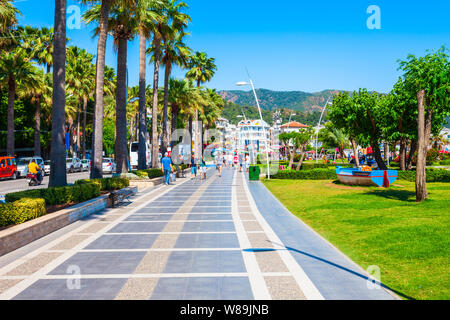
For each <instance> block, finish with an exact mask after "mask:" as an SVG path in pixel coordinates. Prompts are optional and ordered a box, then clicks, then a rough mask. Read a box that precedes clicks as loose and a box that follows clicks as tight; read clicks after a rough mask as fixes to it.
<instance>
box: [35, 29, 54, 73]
mask: <svg viewBox="0 0 450 320" xmlns="http://www.w3.org/2000/svg"><path fill="white" fill-rule="evenodd" d="M53 41H54V29H53V28H50V29H49V28H45V27H43V28H41V29H40V30H39V32H38V37H37V38H36V43H35V48H34V51H35V59H36V61H37V62H38V63H39V64H43V65H45V67H46V68H47V73H50V70H51V68H52V66H53Z"/></svg>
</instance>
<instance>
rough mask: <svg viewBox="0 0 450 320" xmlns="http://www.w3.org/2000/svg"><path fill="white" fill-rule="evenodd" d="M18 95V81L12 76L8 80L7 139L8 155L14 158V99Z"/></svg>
mask: <svg viewBox="0 0 450 320" xmlns="http://www.w3.org/2000/svg"><path fill="white" fill-rule="evenodd" d="M15 95H16V79H15V77H14V76H13V75H12V74H10V76H9V79H8V134H7V138H6V154H7V155H8V156H11V157H13V156H14V99H15Z"/></svg>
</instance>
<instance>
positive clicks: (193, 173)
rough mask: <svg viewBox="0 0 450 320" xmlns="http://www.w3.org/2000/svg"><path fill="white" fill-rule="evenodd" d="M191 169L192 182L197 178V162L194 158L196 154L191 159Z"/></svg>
mask: <svg viewBox="0 0 450 320" xmlns="http://www.w3.org/2000/svg"><path fill="white" fill-rule="evenodd" d="M190 167H191V180H192V179H195V178H197V161H196V159H195V157H194V154H192V157H191V164H190Z"/></svg>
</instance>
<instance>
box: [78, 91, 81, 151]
mask: <svg viewBox="0 0 450 320" xmlns="http://www.w3.org/2000/svg"><path fill="white" fill-rule="evenodd" d="M80 128H81V99H80V101H79V102H78V109H77V157H78V158H79V157H80V150H81V141H80Z"/></svg>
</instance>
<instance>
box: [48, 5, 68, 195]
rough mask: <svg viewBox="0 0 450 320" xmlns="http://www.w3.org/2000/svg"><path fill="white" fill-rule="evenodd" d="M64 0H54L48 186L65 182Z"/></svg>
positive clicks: (61, 184)
mask: <svg viewBox="0 0 450 320" xmlns="http://www.w3.org/2000/svg"><path fill="white" fill-rule="evenodd" d="M66 5H67V3H66V0H55V24H54V26H55V27H54V28H55V36H54V43H53V99H52V100H53V103H52V105H53V109H52V138H51V139H52V143H51V153H50V161H51V164H50V182H49V186H50V187H57V186H64V185H66V184H67V175H66V152H65V147H64V142H65V137H64V133H65V128H64V125H65V113H64V109H65V81H66V80H65V75H66V71H65V65H66Z"/></svg>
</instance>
